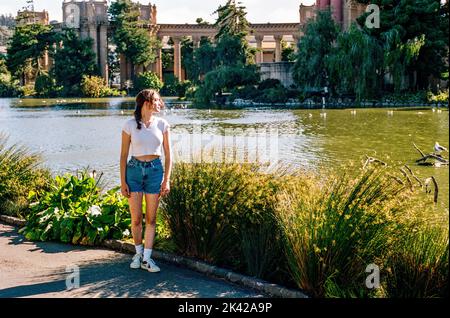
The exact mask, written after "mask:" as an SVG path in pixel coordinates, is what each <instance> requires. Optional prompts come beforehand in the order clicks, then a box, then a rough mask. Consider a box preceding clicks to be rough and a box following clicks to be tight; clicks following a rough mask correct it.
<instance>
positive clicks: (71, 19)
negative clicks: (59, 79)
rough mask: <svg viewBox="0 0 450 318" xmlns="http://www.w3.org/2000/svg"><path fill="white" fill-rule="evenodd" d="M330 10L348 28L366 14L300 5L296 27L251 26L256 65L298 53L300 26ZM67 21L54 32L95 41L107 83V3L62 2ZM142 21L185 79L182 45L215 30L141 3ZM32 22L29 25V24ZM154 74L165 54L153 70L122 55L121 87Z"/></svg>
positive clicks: (336, 1)
mask: <svg viewBox="0 0 450 318" xmlns="http://www.w3.org/2000/svg"><path fill="white" fill-rule="evenodd" d="M327 7H331V9H332V11H333V17H334V19H335V20H336V21H337V22H338V23H339V24H340V25H342V27H344V28H347V27H348V26H349V25H350V23H351V21H354V19H356V17H358V16H359V15H360V14H361V13H362V12H363V11H364V9H365V7H364V6H362V5H360V4H356V3H355V2H354V1H352V0H317V1H316V3H315V4H314V5H311V6H304V5H300V6H299V20H298V21H296V22H292V23H265V24H250V32H249V36H248V37H247V39H248V41H249V43H250V45H251V46H254V47H255V48H257V53H256V57H255V62H256V63H257V64H260V63H273V62H275V63H277V62H281V59H282V41H285V42H286V43H288V45H292V46H293V48H294V50H296V48H297V45H296V44H297V42H298V40H299V38H300V37H301V36H302V31H301V26H302V25H303V24H305V23H306V22H307V21H308V19H310V18H313V17H314V16H315V12H316V10H317V9H325V8H327ZM62 10H63V22H62V23H57V24H54V26H55V29H56V30H58V29H59V30H62V28H72V29H75V30H76V31H77V32H78V34H79V35H80V37H81V38H87V37H89V38H91V39H92V40H93V44H92V49H93V51H94V52H95V54H96V56H97V64H98V67H99V69H100V71H101V75H102V77H103V78H104V79H105V80H106V81H108V77H109V76H108V50H109V43H108V32H111V30H110V29H109V24H108V3H107V1H106V0H64V1H63V3H62ZM139 11H140V20H141V21H142V23H143V24H142V27H143V28H146V29H147V30H148V32H149V34H150V35H151V36H156V37H157V38H158V39H159V40H160V41H161V42H162V43H163V48H164V47H166V48H167V47H168V46H169V45H168V43H169V39H170V42H173V44H172V45H171V46H170V47H171V48H173V56H174V60H173V70H172V72H173V75H174V76H175V77H176V78H178V79H179V80H183V79H184V76H185V72H184V70H183V69H182V65H181V41H182V39H183V38H190V39H191V40H192V41H193V43H194V47H198V46H199V43H200V40H201V38H202V37H207V38H210V39H214V37H215V35H216V33H217V30H216V28H215V27H214V26H213V25H203V24H158V23H157V7H156V6H155V5H154V4H153V5H152V4H151V3H149V4H148V5H144V4H139ZM37 20H38V21H41V22H39V23H46V24H48V13H46V12H45V11H44V12H42V13H40V12H36V14H34V15H32V21H37ZM29 22H31V20H30V21H28V20H27V21H26V23H29ZM147 70H151V71H153V72H155V73H156V74H157V75H158V76H159V77H160V78H161V79H163V74H164V70H163V67H162V49H159V50H158V52H157V59H156V61H155V62H154V63H153V64H151V65H133V64H132V63H131V61H129V59H127V58H126V57H125V56H123V55H121V56H120V82H121V86H122V87H123V86H124V85H125V83H126V82H127V81H129V80H131V77H132V74H133V73H134V74H138V73H140V72H143V71H147Z"/></svg>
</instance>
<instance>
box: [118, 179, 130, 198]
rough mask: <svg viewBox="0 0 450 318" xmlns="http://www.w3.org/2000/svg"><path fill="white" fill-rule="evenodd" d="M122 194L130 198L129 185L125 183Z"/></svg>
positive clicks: (121, 187)
mask: <svg viewBox="0 0 450 318" xmlns="http://www.w3.org/2000/svg"><path fill="white" fill-rule="evenodd" d="M120 192H121V193H122V195H123V196H124V197H126V198H129V197H130V189H129V188H128V184H126V183H123V184H121V186H120Z"/></svg>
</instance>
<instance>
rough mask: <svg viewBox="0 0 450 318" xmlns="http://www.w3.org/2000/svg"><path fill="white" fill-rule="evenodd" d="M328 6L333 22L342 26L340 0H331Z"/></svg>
mask: <svg viewBox="0 0 450 318" xmlns="http://www.w3.org/2000/svg"><path fill="white" fill-rule="evenodd" d="M330 5H331V10H332V11H331V12H332V14H333V17H334V20H335V21H336V22H337V23H338V24H340V25H342V22H343V21H342V0H331V1H330Z"/></svg>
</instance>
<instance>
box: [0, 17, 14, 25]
mask: <svg viewBox="0 0 450 318" xmlns="http://www.w3.org/2000/svg"><path fill="white" fill-rule="evenodd" d="M0 26H6V27H8V28H14V27H15V26H16V20H15V19H14V17H13V16H12V15H11V14H9V15H5V14H2V15H0Z"/></svg>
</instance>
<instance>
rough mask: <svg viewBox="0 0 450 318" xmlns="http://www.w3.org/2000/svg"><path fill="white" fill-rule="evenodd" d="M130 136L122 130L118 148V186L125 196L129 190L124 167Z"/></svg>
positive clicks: (128, 194)
mask: <svg viewBox="0 0 450 318" xmlns="http://www.w3.org/2000/svg"><path fill="white" fill-rule="evenodd" d="M130 144H131V137H130V135H128V134H127V133H126V132H124V131H122V146H121V149H120V188H121V192H122V194H123V195H124V196H125V197H127V198H128V197H129V196H130V191H129V189H128V186H127V182H126V175H125V173H126V169H127V160H128V152H129V151H130Z"/></svg>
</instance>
